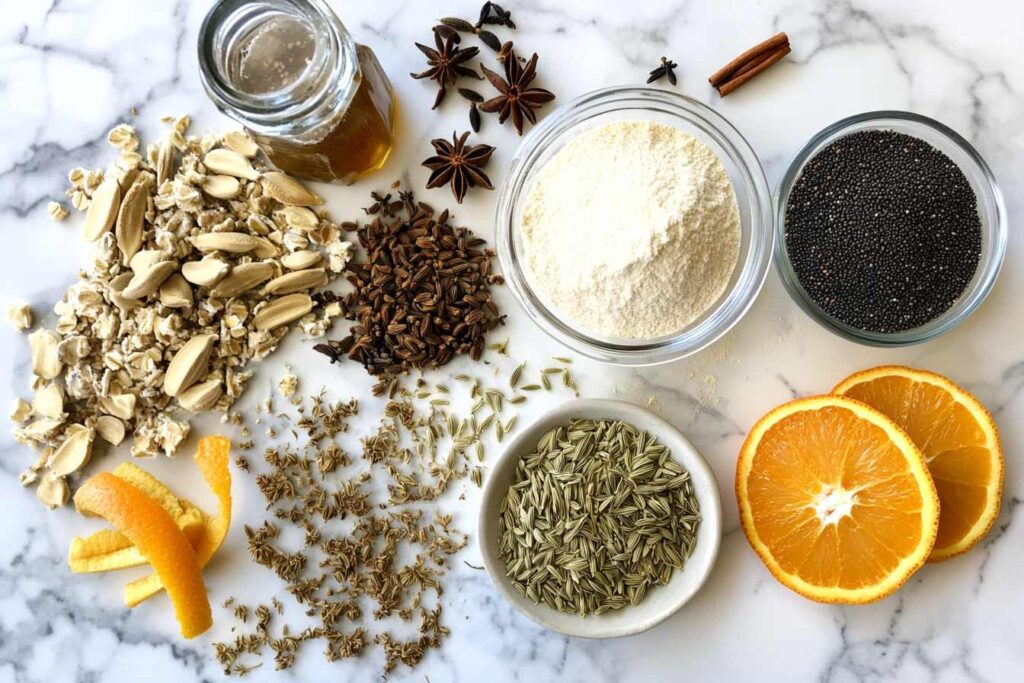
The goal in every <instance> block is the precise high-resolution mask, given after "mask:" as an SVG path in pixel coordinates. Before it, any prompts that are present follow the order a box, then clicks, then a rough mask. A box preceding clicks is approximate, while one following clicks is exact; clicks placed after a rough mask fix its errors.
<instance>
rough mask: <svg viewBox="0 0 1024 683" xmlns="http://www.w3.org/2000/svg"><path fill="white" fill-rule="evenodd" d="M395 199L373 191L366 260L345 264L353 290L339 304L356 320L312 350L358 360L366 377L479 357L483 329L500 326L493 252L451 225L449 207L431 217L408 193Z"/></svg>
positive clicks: (363, 239) (365, 231) (363, 234)
mask: <svg viewBox="0 0 1024 683" xmlns="http://www.w3.org/2000/svg"><path fill="white" fill-rule="evenodd" d="M400 197H401V198H400V199H399V200H398V201H391V195H383V196H382V195H379V194H376V193H375V194H373V198H374V200H375V203H374V204H373V206H371V207H370V208H369V209H367V210H366V211H367V213H368V214H370V215H372V216H373V219H372V220H371V221H370V222H369V223H367V224H365V225H363V226H361V227H359V228H358V236H359V243H360V244H361V245H362V247H363V249H364V251H365V254H366V258H365V260H360V261H358V262H350V263H349V264H348V266H347V268H346V270H347V275H346V277H347V279H348V281H349V282H351V283H352V285H353V287H354V288H355V289H354V291H353V292H351V293H350V294H348V295H347V296H346V297H345V298H344V300H343V308H344V313H345V316H346V317H347V318H349V319H350V320H354V321H355V323H356V324H355V325H354V326H353V327H352V329H351V330H350V333H349V334H348V336H346V337H344V338H343V339H341V340H340V341H332V342H328V343H326V344H318V345H317V346H316V347H315V349H316V350H317V351H319V352H320V353H323V354H325V355H327V356H328V357H330V358H331V360H332V361H336V360H341V359H342V358H344V357H346V356H347V357H348V358H352V359H354V360H357V361H359V362H360V363H362V364H363V366H364V367H365V368H366V370H367V372H369V373H370V374H371V375H395V374H400V373H403V372H405V371H407V370H409V369H410V368H420V369H424V368H436V367H439V366H441V365H444V364H445V363H447V362H448V361H450V360H451V359H452V358H454V357H455V356H456V355H457V354H462V353H468V354H470V356H471V357H472V358H473V359H474V360H476V359H479V358H480V355H481V353H482V352H483V348H484V339H485V336H486V334H487V333H488V332H490V331H491V330H493V329H494V328H496V327H498V326H499V325H503V324H504V323H505V316H503V315H500V314H499V312H498V307H497V306H496V305H495V303H494V301H493V300H492V297H491V292H490V286H491V285H494V284H502V283H503V282H504V279H503V278H502V277H501V276H500V275H494V274H492V273H491V262H492V260H493V258H494V251H493V250H492V249H485V248H484V247H483V245H484V240H482V239H480V238H478V237H475V236H474V235H473V234H472V233H471V232H470V231H469V230H468V229H467V228H456V227H453V226H452V225H451V224H450V223H449V218H450V216H449V214H448V211H447V210H445V211H442V212H441V213H440V214H435V212H434V209H433V208H432V207H430V206H429V205H428V204H425V203H423V202H419V203H417V202H416V201H415V200H414V199H413V195H412V193H411V192H402V193H400Z"/></svg>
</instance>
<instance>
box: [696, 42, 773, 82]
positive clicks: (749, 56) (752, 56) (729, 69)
mask: <svg viewBox="0 0 1024 683" xmlns="http://www.w3.org/2000/svg"><path fill="white" fill-rule="evenodd" d="M783 45H789V36H787V35H786V34H785V33H784V32H783V33H777V34H775V35H774V36H772V37H771V38H769V39H768V40H765V41H762V42H760V43H758V44H757V45H755V46H754V47H752V48H750V49H749V50H747V51H746V52H744V53H743V54H741V55H740V56H739V57H736V58H735V59H733V60H732V61H731V62H729V63H728V64H726V65H725V66H723V67H722V68H721V69H719V70H718V71H716V72H715V73H713V74H711V77H710V78H708V82H709V83H710V84H711V85H712V86H714V87H715V88H717V87H719V86H720V85H721V84H722V83H725V82H726V81H728V80H729V79H731V78H735V77H736V76H737V75H739V74H737V73H736V72H737V71H739V70H740V69H742V68H743V67H745V66H747V65H748V64H750V63H751V62H755V61H756V60H758V58H759V57H760V58H763V57H764V55H765V54H767V53H772V52H773V51H774V50H777V49H778V48H780V47H781V46H783ZM776 61H777V60H776ZM748 73H749V70H748Z"/></svg>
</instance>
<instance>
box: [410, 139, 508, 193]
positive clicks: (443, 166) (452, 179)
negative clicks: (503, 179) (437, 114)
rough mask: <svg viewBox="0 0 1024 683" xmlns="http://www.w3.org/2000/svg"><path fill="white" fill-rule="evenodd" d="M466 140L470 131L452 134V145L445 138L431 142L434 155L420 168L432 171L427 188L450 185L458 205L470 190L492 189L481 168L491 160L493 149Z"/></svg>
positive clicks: (489, 180)
mask: <svg viewBox="0 0 1024 683" xmlns="http://www.w3.org/2000/svg"><path fill="white" fill-rule="evenodd" d="M467 138H469V131H466V132H465V133H463V134H462V135H460V136H458V137H456V134H455V133H452V141H451V142H448V141H447V140H445V139H444V138H437V139H436V140H431V141H430V144H432V145H433V146H434V151H435V152H437V154H436V155H435V156H432V157H430V158H429V159H427V160H426V161H424V162H423V165H424V166H426V167H427V168H429V169H430V170H431V171H432V173H431V174H430V179H429V180H427V188H428V189H430V188H434V187H441V186H442V185H444V184H445V183H450V184H451V187H452V193H453V194H454V195H455V201H457V202H458V203H459V204H461V203H462V199H463V198H464V197H465V196H466V192H467V191H468V190H469V188H471V187H483V188H486V189H488V190H493V189H494V186H493V185H491V179H490V178H488V177H487V174H486V173H484V171H483V168H484V166H486V165H487V162H488V161H490V160H491V154H493V153H494V148H493V147H491V146H490V145H467V144H466V139H467Z"/></svg>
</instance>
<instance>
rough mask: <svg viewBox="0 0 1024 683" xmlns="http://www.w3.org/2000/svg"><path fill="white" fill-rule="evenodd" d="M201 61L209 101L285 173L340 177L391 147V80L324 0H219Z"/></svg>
mask: <svg viewBox="0 0 1024 683" xmlns="http://www.w3.org/2000/svg"><path fill="white" fill-rule="evenodd" d="M199 68H200V71H201V73H202V78H203V85H204V86H205V87H206V91H207V93H209V95H210V97H211V98H212V99H213V101H214V103H215V104H216V105H217V107H218V108H219V109H220V110H221V111H223V112H224V113H225V114H227V115H228V116H230V117H232V118H234V119H235V120H236V121H238V122H239V123H241V124H242V125H243V126H245V128H246V129H247V130H248V131H249V132H250V133H251V134H252V136H253V138H254V139H255V140H256V142H257V143H259V145H260V147H261V148H262V149H263V151H264V152H265V153H266V155H267V157H268V158H269V159H270V161H271V162H272V163H273V164H274V165H275V166H277V167H278V168H279V169H280V170H282V171H284V172H286V173H288V174H290V175H294V176H297V177H300V178H307V179H310V180H320V181H324V182H340V183H345V184H348V183H351V182H352V181H354V180H355V179H356V178H358V177H359V176H361V175H363V174H365V173H369V172H371V171H373V170H376V169H378V168H380V167H381V166H383V165H384V162H385V161H387V158H388V155H389V154H390V153H391V148H392V146H393V145H394V123H395V98H394V91H393V90H392V88H391V83H390V82H389V81H388V78H387V76H386V75H385V74H384V71H383V69H381V66H380V63H379V62H378V61H377V57H376V56H375V55H374V54H373V51H372V50H370V48H368V47H366V46H364V45H357V44H356V43H355V42H354V41H353V40H352V36H350V35H349V33H348V31H347V30H346V29H345V27H344V26H343V25H342V23H341V21H339V20H338V17H337V16H336V15H335V14H334V12H332V11H331V9H330V7H328V6H327V4H326V3H325V2H323V0H219V1H218V2H217V3H216V4H215V5H214V7H213V9H211V10H210V12H209V14H207V15H206V19H205V20H204V21H203V25H202V28H201V29H200V31H199Z"/></svg>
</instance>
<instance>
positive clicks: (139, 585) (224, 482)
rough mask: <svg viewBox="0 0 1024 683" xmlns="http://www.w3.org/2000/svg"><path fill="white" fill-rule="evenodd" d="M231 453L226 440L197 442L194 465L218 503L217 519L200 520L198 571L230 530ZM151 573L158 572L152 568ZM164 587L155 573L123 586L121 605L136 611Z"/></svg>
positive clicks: (219, 438)
mask: <svg viewBox="0 0 1024 683" xmlns="http://www.w3.org/2000/svg"><path fill="white" fill-rule="evenodd" d="M230 453H231V440H230V439H228V438H227V437H226V436H207V437H203V438H202V439H200V440H199V450H198V451H196V457H195V460H196V463H197V464H198V465H199V469H200V471H201V472H202V473H203V478H204V479H206V483H207V484H208V485H209V486H210V489H212V490H213V492H214V494H215V495H216V496H217V499H218V501H219V502H220V514H219V515H218V516H217V517H212V518H211V517H208V516H206V515H204V516H203V521H204V524H203V532H202V535H201V536H200V537H199V541H198V543H197V544H196V549H195V556H196V560H197V561H198V562H199V566H200V567H201V568H202V567H205V566H206V564H207V563H208V562H209V561H210V558H211V557H213V554H214V553H216V552H217V550H218V549H219V548H220V546H221V544H223V543H224V538H225V537H226V536H227V535H228V528H229V527H230V526H231V471H230V469H229V468H228V457H229V455H230ZM154 569H157V568H156V567H155V566H154ZM165 585H167V584H166V583H165V582H164V581H163V578H162V577H161V575H160V570H159V569H157V572H156V574H150V575H149V576H145V577H143V578H141V579H137V580H135V581H132V582H131V583H129V584H128V585H127V586H125V589H124V602H125V604H126V605H127V606H128V607H135V606H136V605H138V604H139V603H141V602H142V601H143V600H146V599H147V598H150V597H152V596H153V595H156V594H157V593H159V592H160V591H161V590H163V588H164V586H165Z"/></svg>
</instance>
